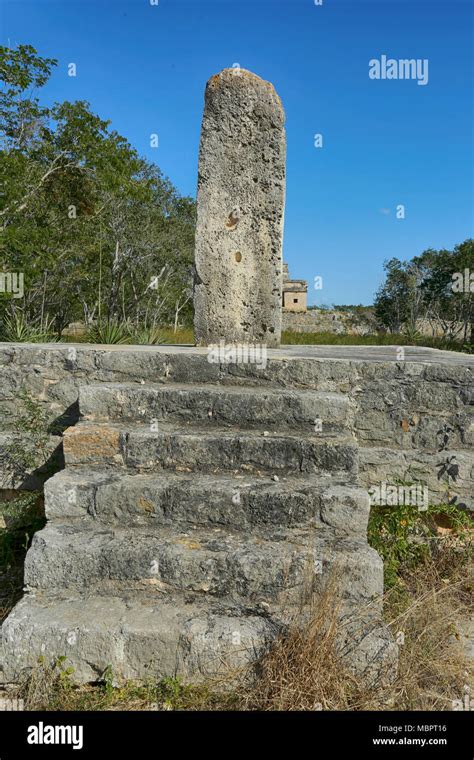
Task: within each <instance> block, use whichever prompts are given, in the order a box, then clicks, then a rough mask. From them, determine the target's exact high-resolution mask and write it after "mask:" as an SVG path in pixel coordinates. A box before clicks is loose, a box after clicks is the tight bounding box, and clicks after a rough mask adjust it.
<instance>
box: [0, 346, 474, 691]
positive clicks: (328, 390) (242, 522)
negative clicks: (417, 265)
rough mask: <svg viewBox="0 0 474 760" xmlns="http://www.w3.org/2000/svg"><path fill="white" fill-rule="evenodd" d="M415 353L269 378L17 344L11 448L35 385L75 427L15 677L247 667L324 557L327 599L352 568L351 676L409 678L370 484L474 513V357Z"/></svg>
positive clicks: (197, 355) (2, 357)
mask: <svg viewBox="0 0 474 760" xmlns="http://www.w3.org/2000/svg"><path fill="white" fill-rule="evenodd" d="M405 352H406V353H405V360H401V359H400V357H399V356H398V354H397V347H387V346H385V347H382V346H374V347H363V346H354V347H346V346H327V347H318V348H316V347H310V346H287V347H285V348H282V349H280V350H275V351H273V352H272V353H271V356H270V357H269V359H268V363H267V365H266V366H265V367H262V368H260V369H257V368H256V367H255V366H253V365H250V364H241V365H236V364H228V365H226V364H224V365H222V364H218V363H216V364H213V363H209V361H208V356H207V350H206V349H204V348H201V349H200V348H190V347H185V346H180V347H172V346H150V347H145V346H141V347H138V346H108V347H105V346H102V347H98V346H88V345H85V344H80V345H77V346H71V345H67V346H66V345H61V344H55V345H50V346H41V345H29V346H28V345H14V344H0V397H1V398H0V400H1V402H2V410H3V409H5V410H6V413H5V415H4V416H2V427H3V429H4V431H5V432H4V435H5V436H7V435H11V436H15V431H7V430H6V428H5V427H4V426H5V425H7V424H8V420H13V419H14V416H13V415H12V414H10V413H8V412H9V410H13V409H14V405H15V397H16V394H17V393H18V390H19V389H20V388H22V387H25V388H26V389H27V390H28V391H29V393H30V394H32V395H33V396H34V397H35V398H36V399H38V400H40V401H41V403H42V404H43V405H44V408H45V410H46V411H47V412H48V416H49V417H50V419H51V420H55V419H56V420H57V419H63V420H65V419H68V420H69V422H70V428H69V430H68V432H67V433H66V435H65V444H64V453H65V458H66V468H65V469H63V470H61V471H60V472H58V473H57V474H56V475H55V476H54V477H53V478H51V479H50V480H48V481H47V483H46V488H45V497H46V498H45V501H46V514H47V518H48V524H47V526H46V528H45V529H44V530H42V531H40V532H38V533H37V534H36V535H35V537H34V539H33V545H32V547H31V549H30V550H29V552H28V555H27V560H26V568H25V595H24V597H23V599H22V600H21V601H20V602H19V604H18V605H17V606H16V608H15V609H14V610H13V612H12V613H11V614H10V616H9V617H8V618H7V620H6V621H5V623H4V624H3V626H2V627H1V628H0V682H1V681H3V682H7V683H8V682H12V681H16V680H17V679H18V678H20V677H21V675H22V674H23V673H24V672H25V671H28V669H30V668H32V667H33V666H34V665H35V664H36V662H37V659H38V657H39V656H43V657H45V658H46V660H47V661H51V662H54V661H56V660H57V658H58V657H61V656H65V657H66V658H67V662H68V665H71V666H72V667H73V668H74V674H73V678H74V679H75V680H77V681H87V680H94V679H95V678H99V677H100V676H101V674H102V673H103V671H104V670H105V669H106V668H107V667H108V666H111V667H112V671H113V673H114V676H115V677H117V678H139V679H141V678H143V679H147V678H150V677H160V676H163V675H173V674H176V673H179V674H181V676H182V677H183V678H185V679H188V680H199V679H200V678H205V677H206V675H208V674H209V675H211V674H213V673H215V671H216V670H218V669H219V668H220V667H221V666H222V667H226V666H240V665H243V664H245V663H246V662H248V661H249V660H252V659H253V658H254V657H256V656H258V653H259V652H260V651H262V648H264V647H265V646H267V645H268V643H269V642H270V641H271V639H272V637H273V636H274V635H275V633H276V632H277V631H278V630H279V629H280V626H281V625H284V623H285V616H284V612H285V611H288V610H291V609H292V607H294V604H296V603H298V604H299V600H300V592H301V591H302V590H303V589H304V588H305V584H306V583H307V581H308V576H307V569H308V567H307V566H306V562H307V561H311V558H313V559H317V560H318V561H319V562H320V563H321V565H320V567H321V568H322V573H321V572H319V571H318V572H315V574H314V578H313V579H314V582H315V590H316V592H317V591H318V589H322V588H323V587H324V583H325V581H326V579H327V578H328V577H329V576H330V573H331V569H332V568H333V567H335V566H339V567H340V568H342V577H341V590H342V593H343V607H344V610H343V615H344V622H343V627H342V630H343V631H344V632H345V636H346V639H345V640H344V639H343V640H342V641H341V652H342V654H343V656H344V657H346V658H347V661H348V662H349V663H350V665H351V667H353V668H354V669H355V670H356V671H357V672H358V673H362V674H365V675H367V674H372V675H373V674H374V673H377V672H379V670H380V668H381V667H382V666H383V665H386V666H388V667H389V668H393V667H394V665H395V660H396V649H395V647H394V644H393V642H392V641H391V639H390V636H389V635H388V633H387V630H386V629H385V628H384V627H383V626H382V625H381V621H380V607H381V595H382V589H383V579H382V576H383V573H382V564H381V561H380V558H379V557H378V556H377V554H376V553H375V552H374V551H373V550H371V549H370V548H369V547H368V545H367V538H366V525H367V517H368V496H367V493H366V491H365V490H364V489H365V488H367V486H368V485H380V483H381V482H384V481H386V482H387V483H394V482H395V483H396V482H400V481H403V482H405V483H406V482H408V481H420V480H421V481H424V482H426V483H427V484H428V486H429V489H430V497H433V500H435V501H436V500H438V501H443V500H445V499H446V489H447V487H448V485H449V488H450V495H451V497H452V496H453V494H455V495H457V496H458V500H459V501H464V502H466V503H467V504H468V505H471V504H472V494H473V475H474V458H473V447H474V439H473V430H474V426H473V414H472V403H473V401H474V388H473V372H474V359H473V358H471V357H469V356H467V355H458V354H455V353H453V352H442V351H435V350H432V349H420V348H407V349H405ZM78 399H79V406H78V403H77V402H78ZM79 414H81V415H82V417H80V418H79ZM316 419H319V420H320V421H321V425H320V426H319V427H318V428H317V429H316V426H315V424H314V423H315V420H316ZM152 421H153V424H152ZM448 429H450V431H451V432H449V435H448V440H447V442H446V441H445V433H444V432H443V431H446V430H448ZM56 440H57V442H58V443H59V444H60V445H61V439H60V438H56ZM442 447H443V451H440V449H441V448H442ZM445 461H446V462H448V461H449V462H451V463H452V462H454V461H455V462H456V464H457V468H458V472H457V476H456V479H455V480H454V479H452V481H451V483H450V484H448V483H447V481H446V478H441V479H440V478H439V477H438V476H439V465H440V463H443V462H445ZM359 484H360V485H359ZM361 486H362V487H361ZM313 569H314V570H316V566H315V565H313ZM361 609H363V610H364V616H363V619H362V623H363V625H362V628H359V629H358V630H354V627H353V624H352V623H351V622H350V621H351V620H352V619H353V617H354V616H355V617H356V618H357V617H358V616H359V613H360V611H361ZM369 611H370V614H369V616H368V617H366V616H365V613H366V612H369ZM359 622H360V620H359Z"/></svg>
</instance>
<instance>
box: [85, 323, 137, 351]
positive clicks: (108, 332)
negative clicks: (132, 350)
mask: <svg viewBox="0 0 474 760" xmlns="http://www.w3.org/2000/svg"><path fill="white" fill-rule="evenodd" d="M88 341H89V342H90V343H104V344H110V343H114V344H116V345H122V344H124V343H130V335H129V329H128V325H127V324H126V323H124V322H117V321H116V320H114V319H101V320H99V321H98V322H97V324H95V325H93V326H92V327H91V328H90V330H89V334H88Z"/></svg>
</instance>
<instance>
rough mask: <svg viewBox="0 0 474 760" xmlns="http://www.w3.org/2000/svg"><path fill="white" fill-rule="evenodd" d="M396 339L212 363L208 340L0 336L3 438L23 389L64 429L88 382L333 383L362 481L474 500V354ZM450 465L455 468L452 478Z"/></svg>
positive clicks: (11, 431)
mask: <svg viewBox="0 0 474 760" xmlns="http://www.w3.org/2000/svg"><path fill="white" fill-rule="evenodd" d="M389 348H390V347H385V348H384V347H370V349H369V348H367V349H366V348H365V347H363V346H360V347H351V350H350V351H348V350H347V348H346V347H344V346H331V347H326V351H324V350H323V349H318V347H313V346H288V347H283V348H282V349H280V350H275V351H273V352H271V358H269V360H268V363H267V365H266V367H265V368H258V367H256V366H255V365H253V364H229V365H223V364H212V363H209V362H208V360H207V353H206V350H205V349H199V348H193V347H184V346H180V347H171V346H157V347H153V346H150V347H148V346H146V347H145V346H141V347H137V346H90V345H80V344H78V345H77V346H71V345H65V344H55V345H48V346H45V345H27V344H0V405H1V422H0V440H1V441H2V442H3V443H4V442H5V440H8V438H9V437H14V436H15V435H16V434H17V431H16V430H15V408H16V406H17V403H18V402H17V396H18V393H19V391H20V389H21V388H25V389H26V390H27V391H28V392H29V393H30V394H31V395H32V396H33V397H34V398H35V399H37V400H39V401H40V402H41V404H42V405H43V407H44V409H45V410H46V411H47V413H48V416H49V419H50V420H51V421H56V422H59V423H60V425H61V426H62V427H63V428H64V427H66V426H67V425H69V424H74V423H75V422H76V421H77V419H78V407H77V398H78V389H79V386H80V385H84V384H89V383H98V382H140V381H143V382H146V383H148V382H154V383H167V382H182V383H220V384H224V385H230V384H232V385H239V384H244V383H245V384H247V385H248V384H249V383H251V384H255V385H259V386H261V385H266V386H267V387H269V388H271V387H278V388H281V387H289V388H291V387H293V388H308V389H314V390H318V391H328V392H331V391H333V392H339V393H345V394H347V395H348V397H349V399H350V403H351V425H352V430H353V434H354V436H355V438H356V439H357V441H358V443H359V446H360V450H359V459H360V472H361V481H362V483H363V484H364V485H366V486H369V485H372V484H377V483H380V482H381V481H387V482H393V481H394V480H402V481H404V482H414V481H422V482H425V483H427V485H428V486H429V489H430V498H431V500H432V501H440V500H445V499H446V498H447V494H448V490H447V487H448V485H449V496H450V498H452V496H454V495H455V496H457V497H458V501H461V502H464V503H466V504H468V505H470V506H471V507H473V506H474V503H473V502H474V487H473V480H474V454H473V448H474V446H473V442H474V424H473V419H474V418H473V404H474V384H473V374H474V360H473V358H472V357H470V356H468V355H460V354H450V353H449V352H442V351H436V350H434V349H422V350H419V349H418V350H417V349H408V348H407V349H406V358H405V360H404V361H398V360H397V354H396V350H395V349H394V348H393V349H391V350H392V351H393V359H391V360H387V356H388V355H389V353H388V352H389ZM328 349H331V356H328V355H327V353H328ZM356 349H359V350H356ZM324 354H326V355H324ZM359 357H360V358H359ZM52 448H53V449H54V448H56V449H57V451H58V452H59V454H60V450H61V437H54V438H53V439H52ZM448 466H449V467H451V472H452V473H453V474H454V475H455V477H451V478H450V479H449V484H448V482H447V478H446V469H447V467H448ZM453 468H454V469H453ZM440 473H441V477H439V475H440ZM3 475H5V473H3ZM4 482H5V478H4ZM31 482H32V481H31V480H29V481H28V483H27V485H31ZM3 487H5V485H4V486H3Z"/></svg>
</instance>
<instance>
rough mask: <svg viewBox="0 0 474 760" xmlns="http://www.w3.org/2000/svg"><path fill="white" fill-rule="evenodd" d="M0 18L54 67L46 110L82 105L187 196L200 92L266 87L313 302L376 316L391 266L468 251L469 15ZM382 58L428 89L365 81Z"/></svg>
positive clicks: (12, 1)
mask: <svg viewBox="0 0 474 760" xmlns="http://www.w3.org/2000/svg"><path fill="white" fill-rule="evenodd" d="M0 13H1V16H0V19H1V38H2V43H3V44H6V43H7V42H8V41H9V43H10V45H11V46H13V45H15V43H29V44H32V45H33V46H34V47H36V48H37V50H38V52H39V53H40V54H41V55H44V56H52V57H55V58H57V59H58V60H59V66H58V67H57V69H56V70H55V73H54V75H53V77H52V79H51V81H50V83H49V84H48V85H47V87H46V88H45V90H44V94H43V96H42V97H43V98H44V99H45V100H47V101H50V102H52V101H55V100H75V99H86V100H88V101H89V102H90V103H91V106H92V108H93V110H94V111H95V112H97V113H98V114H99V115H100V116H101V117H103V118H109V119H111V120H112V126H113V127H114V128H115V129H116V130H117V131H118V132H120V133H121V134H123V135H124V136H125V137H127V138H128V139H129V141H130V142H131V143H132V145H134V146H135V147H136V148H137V149H138V150H139V151H140V152H141V153H142V154H144V155H146V156H148V158H150V159H152V160H154V161H155V162H156V163H157V164H158V165H159V166H160V167H161V169H162V170H163V172H164V173H165V174H166V175H168V176H169V177H170V179H171V180H172V182H173V183H174V184H175V185H176V187H177V188H178V190H179V191H180V192H181V193H183V194H186V195H192V196H195V191H196V177H197V155H198V144H199V131H200V121H201V116H202V108H203V94H204V87H205V83H206V81H207V79H208V78H209V77H210V76H211V75H212V74H214V73H216V72H217V71H219V70H221V69H223V68H225V67H229V66H232V65H233V64H234V63H239V64H240V66H241V67H243V68H246V69H250V70H252V71H254V72H255V73H257V74H258V75H259V76H261V77H263V78H264V79H267V80H270V81H271V82H273V84H274V85H275V87H276V89H277V91H278V93H279V95H280V96H281V98H282V101H283V104H284V107H285V110H286V115H287V142H288V158H287V206H286V219H285V239H284V256H285V258H286V260H287V261H288V263H289V265H290V271H291V273H292V275H293V276H294V277H303V278H306V279H307V280H309V283H310V288H309V294H310V295H309V300H310V302H311V303H318V304H321V303H326V304H329V303H371V302H372V299H373V294H374V291H375V290H376V289H377V287H378V285H379V284H380V282H381V281H382V279H383V273H382V265H383V261H384V260H385V259H387V258H390V257H393V256H397V257H399V258H402V259H407V258H411V257H412V256H413V255H416V254H418V253H421V251H423V250H424V249H426V248H428V247H434V248H441V247H447V248H451V247H452V246H453V245H455V244H456V243H459V242H461V241H462V240H464V239H466V238H467V237H472V236H473V232H472V209H473V150H472V149H473V135H472V128H473V114H472V101H473V94H472V76H473V72H472V65H473V60H472V3H471V2H467V1H463V0H373V1H372V2H369V1H368V0H365V1H364V0H349V1H347V0H346V2H342V1H341V0H323V5H322V6H320V7H319V6H315V4H314V0H251V1H250V0H248V1H247V0H214V1H210V0H192V1H189V0H188V1H185V0H159V5H158V6H153V5H151V4H150V0H59V1H57V0H35V1H34V2H31V1H30V0H3V2H2V10H1V11H0ZM382 54H386V55H387V56H389V57H392V58H395V59H401V58H416V59H418V58H420V59H425V58H427V59H428V60H429V82H428V84H427V85H426V86H420V85H418V84H417V82H416V81H412V80H408V81H400V80H398V81H397V80H379V81H375V80H371V79H369V76H368V70H369V60H370V59H372V58H380V56H381V55H382ZM71 62H74V63H75V64H76V65H77V76H76V78H73V77H69V76H68V75H67V65H68V63H71ZM155 132H156V133H158V135H159V147H158V148H157V149H153V148H151V147H150V134H151V133H155ZM315 133H322V135H323V148H321V149H317V148H315V147H314V135H315ZM398 204H403V205H404V206H405V208H406V218H405V219H403V220H401V219H397V218H396V206H397V205H398ZM316 275H321V276H322V277H323V282H324V288H323V290H322V291H317V292H316V291H314V289H313V288H312V287H311V285H312V283H313V281H314V277H315V276H316Z"/></svg>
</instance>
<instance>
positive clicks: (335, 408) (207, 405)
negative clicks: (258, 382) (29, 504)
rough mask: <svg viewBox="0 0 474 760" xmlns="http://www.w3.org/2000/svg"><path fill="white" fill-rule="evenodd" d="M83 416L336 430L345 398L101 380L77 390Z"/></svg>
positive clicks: (342, 422)
mask: <svg viewBox="0 0 474 760" xmlns="http://www.w3.org/2000/svg"><path fill="white" fill-rule="evenodd" d="M79 403H80V407H81V413H82V416H83V418H84V419H87V420H91V421H96V422H102V421H108V420H110V421H118V420H121V421H124V420H135V421H143V422H150V421H151V420H171V421H173V420H176V421H181V422H184V423H195V422H199V423H206V424H208V425H210V426H213V427H215V426H217V425H221V426H229V425H239V426H241V427H244V426H245V427H246V428H249V427H250V428H256V427H259V428H260V429H261V430H262V432H263V431H264V428H266V429H267V430H278V429H285V428H288V427H289V426H291V427H292V428H293V429H295V430H300V431H301V433H309V432H311V431H314V429H315V423H316V421H317V420H318V421H319V422H320V423H321V432H342V431H343V430H344V429H347V427H348V425H349V419H348V418H349V413H350V404H349V399H348V398H347V396H343V395H342V394H341V393H321V392H318V391H308V390H286V389H278V390H276V389H272V388H268V389H266V388H248V387H243V386H238V387H232V386H222V385H199V384H195V385H194V384H187V385H184V384H173V385H159V384H153V383H147V384H145V385H140V384H139V383H135V384H124V383H101V384H99V385H85V386H83V387H82V388H81V390H80V393H79Z"/></svg>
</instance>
